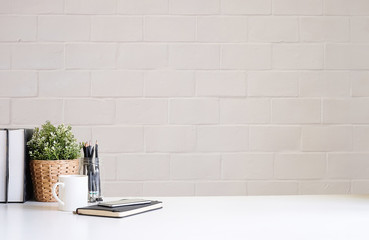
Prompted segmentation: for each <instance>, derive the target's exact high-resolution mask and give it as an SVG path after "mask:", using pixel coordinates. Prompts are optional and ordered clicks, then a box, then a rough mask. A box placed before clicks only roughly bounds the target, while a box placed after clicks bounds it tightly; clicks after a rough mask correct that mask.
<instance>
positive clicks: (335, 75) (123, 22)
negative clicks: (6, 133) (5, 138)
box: [0, 0, 369, 196]
mask: <svg viewBox="0 0 369 240" xmlns="http://www.w3.org/2000/svg"><path fill="white" fill-rule="evenodd" d="M0 2H1V3H0V127H34V126H39V125H40V124H42V123H44V122H45V121H46V120H50V121H52V122H53V123H55V124H59V123H67V124H71V125H72V126H73V128H74V132H75V135H76V136H77V138H78V139H79V140H80V141H85V140H90V139H91V140H93V141H94V140H96V139H97V140H98V141H99V143H100V150H101V158H102V160H103V173H102V175H103V179H104V185H103V191H104V194H105V195H106V196H188V195H199V196H203V195H269V194H341V193H342V194H351V193H353V194H357V193H369V170H368V169H369V42H368V41H369V31H368V26H369V1H367V0H1V1H0Z"/></svg>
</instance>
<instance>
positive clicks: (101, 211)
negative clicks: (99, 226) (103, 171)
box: [76, 201, 163, 218]
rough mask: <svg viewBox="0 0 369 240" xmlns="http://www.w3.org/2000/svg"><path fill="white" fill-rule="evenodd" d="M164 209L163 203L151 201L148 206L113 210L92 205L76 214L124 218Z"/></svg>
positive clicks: (123, 207) (80, 209) (132, 206)
mask: <svg viewBox="0 0 369 240" xmlns="http://www.w3.org/2000/svg"><path fill="white" fill-rule="evenodd" d="M162 207H163V203H162V202H159V201H151V202H150V203H147V204H140V205H130V206H122V207H113V208H111V207H104V206H98V205H92V206H88V207H82V208H77V209H76V213H77V214H81V215H91V216H100V217H115V218H122V217H128V216H132V215H136V214H139V213H144V212H148V211H152V210H156V209H160V208H162Z"/></svg>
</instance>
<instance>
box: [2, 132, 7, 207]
mask: <svg viewBox="0 0 369 240" xmlns="http://www.w3.org/2000/svg"><path fill="white" fill-rule="evenodd" d="M6 141H7V140H6V130H0V202H5V191H6V151H7V147H6Z"/></svg>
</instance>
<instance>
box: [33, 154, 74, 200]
mask: <svg viewBox="0 0 369 240" xmlns="http://www.w3.org/2000/svg"><path fill="white" fill-rule="evenodd" d="M30 170H31V178H32V183H33V193H34V197H35V200H36V201H40V202H56V199H55V198H54V197H53V194H52V187H53V185H54V184H55V183H57V182H58V177H59V175H75V174H78V170H79V160H78V159H74V160H31V162H30ZM56 192H57V194H59V190H58V188H57V191H56Z"/></svg>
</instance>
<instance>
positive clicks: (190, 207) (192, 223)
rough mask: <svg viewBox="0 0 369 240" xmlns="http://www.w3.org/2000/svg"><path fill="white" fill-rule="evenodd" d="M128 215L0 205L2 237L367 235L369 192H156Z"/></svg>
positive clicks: (5, 239)
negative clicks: (152, 204) (150, 206)
mask: <svg viewBox="0 0 369 240" xmlns="http://www.w3.org/2000/svg"><path fill="white" fill-rule="evenodd" d="M149 199H156V200H161V201H163V203H164V208H163V209H160V210H156V211H152V212H147V213H143V214H140V215H135V216H131V217H127V218H121V219H114V218H102V217H92V216H81V215H74V214H72V213H69V212H61V211H58V210H57V204H55V203H39V202H27V203H25V204H14V203H13V204H0V239H2V240H18V239H21V240H27V239H32V240H33V239H35V240H36V239H37V240H43V239H45V240H46V239H47V240H50V239H53V240H61V239H63V240H67V239H68V240H69V239H78V240H85V239H86V240H87V239H88V240H95V239H102V240H103V239H104V240H105V239H106V238H109V239H129V240H131V239H164V240H165V239H168V240H169V239H176V240H178V239H186V240H187V239H191V240H192V239H202V240H203V239H211V240H215V239H222V240H224V239H232V240H234V239H268V240H270V239H283V240H289V239H291V240H292V239H293V240H302V239H314V240H320V239H322V240H323V239H324V240H329V239H332V240H333V239H334V240H340V239H345V240H347V239H355V240H359V239H360V240H361V239H365V240H368V239H369V230H368V229H369V196H357V195H351V196H349V195H345V196H343V195H342V196H262V197H261V196H249V197H158V198H152V197H150V198H149Z"/></svg>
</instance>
